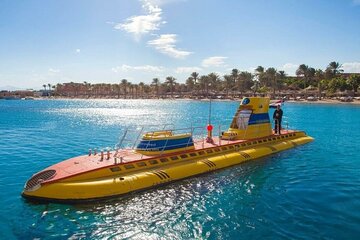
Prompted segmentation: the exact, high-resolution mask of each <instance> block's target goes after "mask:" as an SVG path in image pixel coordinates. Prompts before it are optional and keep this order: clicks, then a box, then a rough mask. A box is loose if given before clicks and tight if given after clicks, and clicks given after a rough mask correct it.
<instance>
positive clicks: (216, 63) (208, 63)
mask: <svg viewBox="0 0 360 240" xmlns="http://www.w3.org/2000/svg"><path fill="white" fill-rule="evenodd" d="M225 59H227V57H221V56H214V57H209V58H205V59H204V60H203V61H202V63H201V65H202V66H203V67H220V66H224V64H225Z"/></svg>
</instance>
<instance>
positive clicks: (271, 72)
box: [265, 67, 277, 98]
mask: <svg viewBox="0 0 360 240" xmlns="http://www.w3.org/2000/svg"><path fill="white" fill-rule="evenodd" d="M276 72H277V71H276V69H275V68H273V67H270V68H268V69H266V72H265V74H266V77H267V79H268V80H269V82H270V83H271V87H272V89H273V98H275V90H276V85H277V78H276Z"/></svg>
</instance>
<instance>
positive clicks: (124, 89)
mask: <svg viewBox="0 0 360 240" xmlns="http://www.w3.org/2000/svg"><path fill="white" fill-rule="evenodd" d="M120 85H121V87H122V89H123V93H124V98H125V99H126V91H127V86H128V81H127V80H126V79H122V80H121V83H120Z"/></svg>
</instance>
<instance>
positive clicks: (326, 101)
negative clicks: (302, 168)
mask: <svg viewBox="0 0 360 240" xmlns="http://www.w3.org/2000/svg"><path fill="white" fill-rule="evenodd" d="M0 100H6V99H0ZM12 100H14V99H12ZM15 100H21V99H15ZM31 100H164V101H166V100H170V101H199V102H206V101H209V99H192V98H128V99H124V98H106V97H105V98H81V97H80V98H79V97H78V98H71V97H70V98H69V97H39V98H34V99H31ZM240 100H241V99H237V98H235V99H212V101H214V102H232V101H240ZM26 101H29V100H26ZM270 101H276V100H275V99H271V100H270ZM285 103H295V104H327V105H360V100H357V99H353V101H351V102H345V101H340V100H337V99H321V100H316V101H308V100H305V99H301V100H293V99H292V100H286V101H285Z"/></svg>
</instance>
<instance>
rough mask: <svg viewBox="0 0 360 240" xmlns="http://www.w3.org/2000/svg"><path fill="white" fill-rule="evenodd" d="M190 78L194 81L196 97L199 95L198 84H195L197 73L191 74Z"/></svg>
mask: <svg viewBox="0 0 360 240" xmlns="http://www.w3.org/2000/svg"><path fill="white" fill-rule="evenodd" d="M190 77H192V78H193V80H194V85H195V90H196V96H197V95H198V94H199V88H198V83H197V80H198V78H199V73H197V72H192V73H191V75H190Z"/></svg>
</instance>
